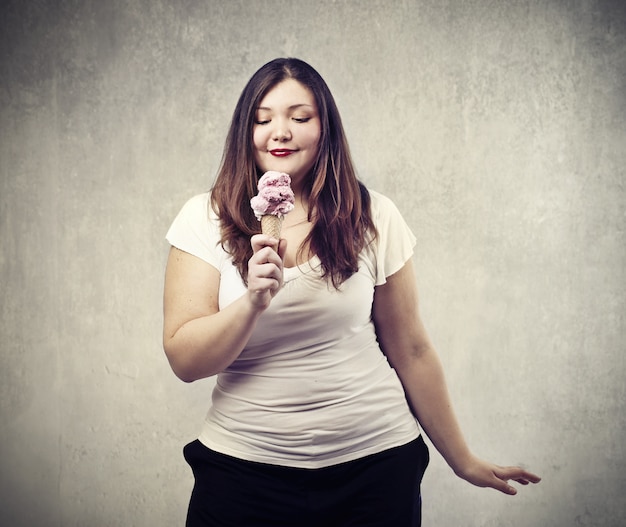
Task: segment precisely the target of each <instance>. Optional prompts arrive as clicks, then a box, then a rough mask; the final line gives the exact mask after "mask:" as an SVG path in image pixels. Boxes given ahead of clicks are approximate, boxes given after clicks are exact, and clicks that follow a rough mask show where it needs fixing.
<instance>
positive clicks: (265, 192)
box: [250, 170, 295, 220]
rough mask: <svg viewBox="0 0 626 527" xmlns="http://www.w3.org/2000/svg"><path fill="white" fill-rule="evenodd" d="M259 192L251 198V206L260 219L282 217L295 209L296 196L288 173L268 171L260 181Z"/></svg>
mask: <svg viewBox="0 0 626 527" xmlns="http://www.w3.org/2000/svg"><path fill="white" fill-rule="evenodd" d="M258 189H259V193H258V194H257V195H256V196H254V197H253V198H252V199H251V200H250V206H251V207H252V210H253V211H254V215H255V216H256V217H257V219H258V220H261V218H262V217H263V216H276V217H278V218H280V219H282V218H284V216H285V214H287V213H289V212H291V211H292V210H293V205H294V202H295V198H294V195H293V190H291V178H290V177H289V175H288V174H285V173H282V172H275V171H273V170H271V171H269V172H266V173H265V174H263V176H261V179H259V183H258Z"/></svg>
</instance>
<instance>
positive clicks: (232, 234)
mask: <svg viewBox="0 0 626 527" xmlns="http://www.w3.org/2000/svg"><path fill="white" fill-rule="evenodd" d="M286 79H295V80H297V81H298V82H300V83H301V84H302V85H303V86H305V87H307V88H308V89H309V90H310V91H311V93H312V94H313V96H314V97H315V102H316V104H317V109H318V112H319V119H320V125H321V135H320V140H319V147H318V154H317V160H316V162H315V164H314V166H313V168H312V169H311V175H310V177H309V178H308V179H307V182H306V183H305V187H304V192H305V194H306V197H307V200H308V203H309V221H312V222H313V228H312V229H311V232H310V233H309V235H308V236H307V238H306V239H305V241H304V243H303V244H302V246H301V247H300V250H302V249H303V248H304V247H307V246H308V247H310V251H311V253H312V254H315V255H317V257H318V258H319V259H320V261H321V262H322V276H323V277H325V278H327V279H330V281H331V282H332V284H333V286H334V287H335V288H338V287H339V286H340V285H341V284H342V283H343V282H344V281H345V280H347V279H348V278H350V276H352V274H354V273H355V272H356V271H357V270H358V256H359V253H360V252H361V250H362V249H363V248H364V247H365V245H366V244H367V243H369V242H371V240H373V239H374V237H375V236H376V228H375V227H374V223H373V221H372V215H371V210H370V196H369V193H368V191H367V189H366V188H365V186H364V185H363V184H362V183H361V182H360V181H359V180H358V179H357V176H356V172H355V170H354V166H353V164H352V158H351V156H350V150H349V147H348V142H347V140H346V137H345V133H344V130H343V125H342V124H341V117H340V115H339V110H338V109H337V105H336V104H335V100H334V99H333V96H332V94H331V93H330V90H329V89H328V86H327V85H326V82H325V81H324V79H322V77H321V76H320V74H319V73H318V72H317V71H315V69H313V68H312V67H311V66H310V65H309V64H307V63H306V62H303V61H301V60H299V59H294V58H281V59H275V60H273V61H271V62H268V63H267V64H265V65H264V66H262V67H261V68H260V69H259V70H258V71H257V72H256V73H255V74H254V75H253V76H252V78H251V79H250V80H249V81H248V84H247V85H246V86H245V88H244V89H243V92H242V93H241V96H240V97H239V101H238V102H237V106H236V107H235V111H234V113H233V118H232V121H231V123H230V129H229V131H228V135H227V137H226V144H225V146H224V154H223V157H222V163H221V166H220V169H219V172H218V175H217V178H216V180H215V184H214V185H213V189H212V191H211V206H212V207H213V210H215V211H216V213H217V214H218V215H219V218H220V222H221V243H222V246H223V247H224V248H225V249H226V250H227V251H228V252H229V253H230V255H231V256H232V258H233V262H234V264H235V265H236V266H237V268H238V270H239V272H240V274H241V276H242V277H243V279H244V281H246V280H247V275H248V260H249V259H250V258H251V256H252V248H251V246H250V236H252V235H253V234H257V233H259V232H260V224H259V221H258V220H257V219H256V218H255V216H254V213H253V212H252V208H251V207H250V198H252V197H253V196H254V195H255V194H256V193H257V187H256V186H257V181H258V178H259V177H260V175H261V174H260V173H259V170H258V168H257V166H256V164H255V162H254V146H253V142H252V127H253V123H254V119H255V112H256V110H257V107H258V106H259V104H260V102H261V100H262V99H263V97H265V95H266V94H267V92H269V91H270V90H271V89H272V88H273V87H274V86H276V85H277V84H278V83H280V82H282V81H283V80H286Z"/></svg>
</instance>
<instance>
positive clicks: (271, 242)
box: [250, 234, 278, 253]
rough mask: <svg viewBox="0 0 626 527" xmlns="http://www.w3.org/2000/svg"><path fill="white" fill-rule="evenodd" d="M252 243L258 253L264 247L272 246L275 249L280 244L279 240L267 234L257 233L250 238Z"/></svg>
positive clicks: (253, 249)
mask: <svg viewBox="0 0 626 527" xmlns="http://www.w3.org/2000/svg"><path fill="white" fill-rule="evenodd" d="M250 243H251V245H252V251H253V252H254V253H257V252H258V251H260V250H261V249H263V248H264V247H271V248H272V249H275V248H276V247H277V246H278V240H277V239H276V238H273V237H271V236H268V235H267V234H255V235H254V236H252V238H250Z"/></svg>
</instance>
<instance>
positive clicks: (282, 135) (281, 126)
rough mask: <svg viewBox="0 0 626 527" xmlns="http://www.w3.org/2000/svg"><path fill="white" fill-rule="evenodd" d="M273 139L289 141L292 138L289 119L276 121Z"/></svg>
mask: <svg viewBox="0 0 626 527" xmlns="http://www.w3.org/2000/svg"><path fill="white" fill-rule="evenodd" d="M272 139H273V140H274V141H280V142H284V141H289V140H290V139H291V130H290V129H289V124H288V122H287V121H284V120H280V121H277V122H276V126H275V128H274V130H272Z"/></svg>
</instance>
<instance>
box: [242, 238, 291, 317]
mask: <svg viewBox="0 0 626 527" xmlns="http://www.w3.org/2000/svg"><path fill="white" fill-rule="evenodd" d="M250 243H251V244H252V251H253V253H254V254H253V255H252V258H250V260H249V261H248V297H249V299H250V301H251V303H252V305H253V306H254V307H256V308H258V309H261V310H264V309H267V308H268V306H269V305H270V302H271V301H272V298H274V296H276V293H278V291H279V290H280V288H281V287H282V285H283V257H284V255H285V250H286V248H287V240H284V239H281V240H280V241H279V242H278V243H277V241H276V239H275V238H271V237H270V236H267V235H266V234H255V235H254V236H252V238H251V239H250ZM276 248H278V251H276V250H275V249H276Z"/></svg>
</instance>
